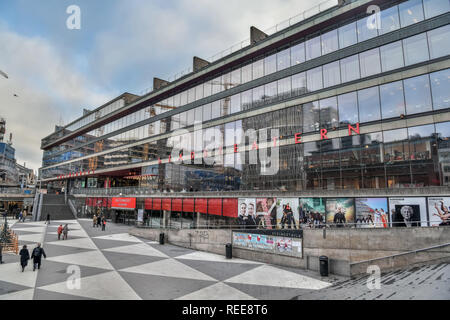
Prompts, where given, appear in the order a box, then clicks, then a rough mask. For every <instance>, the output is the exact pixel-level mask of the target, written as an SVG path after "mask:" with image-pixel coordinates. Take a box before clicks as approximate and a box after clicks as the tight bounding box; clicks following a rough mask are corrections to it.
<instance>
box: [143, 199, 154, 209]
mask: <svg viewBox="0 0 450 320" xmlns="http://www.w3.org/2000/svg"><path fill="white" fill-rule="evenodd" d="M144 208H145V210H152V209H153V203H152V198H148V199H145V207H144Z"/></svg>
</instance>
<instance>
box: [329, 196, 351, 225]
mask: <svg viewBox="0 0 450 320" xmlns="http://www.w3.org/2000/svg"><path fill="white" fill-rule="evenodd" d="M326 215H327V224H331V225H333V226H336V227H344V226H353V225H354V223H355V200H354V199H353V198H333V199H327V201H326Z"/></svg>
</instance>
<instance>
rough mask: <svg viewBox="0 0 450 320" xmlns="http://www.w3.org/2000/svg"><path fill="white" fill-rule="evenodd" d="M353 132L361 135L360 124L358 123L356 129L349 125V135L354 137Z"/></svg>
mask: <svg viewBox="0 0 450 320" xmlns="http://www.w3.org/2000/svg"><path fill="white" fill-rule="evenodd" d="M352 131H354V132H355V133H356V134H359V122H358V123H356V128H354V127H352V126H351V125H348V135H349V136H351V135H352Z"/></svg>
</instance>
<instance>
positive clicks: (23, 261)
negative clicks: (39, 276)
mask: <svg viewBox="0 0 450 320" xmlns="http://www.w3.org/2000/svg"><path fill="white" fill-rule="evenodd" d="M19 255H20V265H21V266H22V272H24V271H25V267H26V266H27V264H28V260H30V253H29V252H28V249H27V245H26V244H25V245H24V246H23V248H22V250H20V252H19Z"/></svg>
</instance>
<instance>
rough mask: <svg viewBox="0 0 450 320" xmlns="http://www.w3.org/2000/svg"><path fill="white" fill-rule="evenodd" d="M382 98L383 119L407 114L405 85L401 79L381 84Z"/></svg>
mask: <svg viewBox="0 0 450 320" xmlns="http://www.w3.org/2000/svg"><path fill="white" fill-rule="evenodd" d="M380 98H381V99H380V101H381V115H382V117H383V119H388V118H394V117H399V116H400V115H402V114H403V115H404V114H405V102H404V99H403V85H402V82H401V81H397V82H392V83H388V84H384V85H382V86H380Z"/></svg>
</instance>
